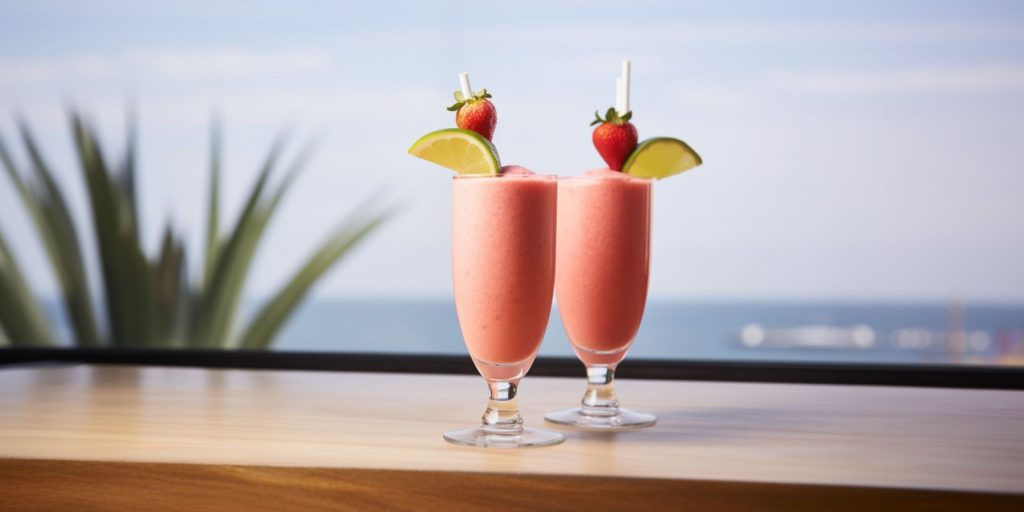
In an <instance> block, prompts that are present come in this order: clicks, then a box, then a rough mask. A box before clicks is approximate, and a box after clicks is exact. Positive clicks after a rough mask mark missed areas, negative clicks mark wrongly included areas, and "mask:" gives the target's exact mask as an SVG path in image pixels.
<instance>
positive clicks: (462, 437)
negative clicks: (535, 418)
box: [444, 427, 565, 448]
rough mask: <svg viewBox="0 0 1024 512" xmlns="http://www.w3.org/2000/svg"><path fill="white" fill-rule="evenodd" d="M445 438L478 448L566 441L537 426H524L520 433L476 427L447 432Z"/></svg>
mask: <svg viewBox="0 0 1024 512" xmlns="http://www.w3.org/2000/svg"><path fill="white" fill-rule="evenodd" d="M444 440H445V441H448V442H449V443H455V444H460V445H463V446H476V447H477V448H528V447H531V446H551V445H555V444H558V443H561V442H562V441H564V440H565V436H563V435H562V434H559V433H558V432H551V431H548V430H539V429H535V428H524V429H523V430H522V431H521V432H519V433H518V434H495V433H491V432H487V431H485V430H484V429H482V428H480V427H476V428H464V429H461V430H452V431H451V432H445V434H444Z"/></svg>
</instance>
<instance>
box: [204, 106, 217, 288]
mask: <svg viewBox="0 0 1024 512" xmlns="http://www.w3.org/2000/svg"><path fill="white" fill-rule="evenodd" d="M211 125H212V127H213V128H212V129H211V131H210V185H209V186H210V191H209V194H210V195H209V202H208V204H207V211H206V254H205V257H204V258H203V279H202V282H201V284H200V289H201V290H205V289H206V288H208V287H209V286H210V280H211V279H212V278H213V276H212V275H213V269H214V268H215V267H216V266H217V258H218V257H219V253H220V167H221V128H220V120H219V119H218V118H214V119H213V121H212V122H211Z"/></svg>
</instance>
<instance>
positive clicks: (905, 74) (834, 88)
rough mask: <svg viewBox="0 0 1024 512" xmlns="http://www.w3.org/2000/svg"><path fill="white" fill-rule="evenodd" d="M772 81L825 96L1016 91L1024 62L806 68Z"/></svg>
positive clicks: (1022, 85) (1023, 84) (1023, 81)
mask: <svg viewBox="0 0 1024 512" xmlns="http://www.w3.org/2000/svg"><path fill="white" fill-rule="evenodd" d="M772 82H773V85H775V86H776V87H777V88H779V89H781V90H783V91H786V92H791V93H797V94H815V95H822V96H882V95H906V94H980V93H992V92H1004V91H1014V92H1016V91H1021V90H1024V66H1022V65H1002V66H1000V65H990V66H970V67H942V68H938V67H932V68H924V67H920V68H917V67H915V68H904V69H890V70H871V71H837V72H804V73H792V74H786V75H781V76H779V77H777V78H776V79H774V80H773V81H772Z"/></svg>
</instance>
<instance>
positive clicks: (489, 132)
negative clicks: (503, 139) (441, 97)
mask: <svg viewBox="0 0 1024 512" xmlns="http://www.w3.org/2000/svg"><path fill="white" fill-rule="evenodd" d="M490 97H491V95H490V94H488V93H487V89H481V90H479V91H477V92H476V93H475V94H473V97H472V98H469V99H466V98H465V97H463V95H462V91H455V100H456V103H455V104H454V105H452V106H450V107H448V110H450V111H452V112H456V114H455V125H456V126H458V127H459V128H462V129H463V130H473V131H474V132H477V133H479V134H480V135H483V136H484V137H485V138H486V139H487V140H491V137H493V136H494V128H495V126H496V125H497V124H498V111H497V110H495V109H494V104H493V103H491V102H490V101H488V100H487V98H490Z"/></svg>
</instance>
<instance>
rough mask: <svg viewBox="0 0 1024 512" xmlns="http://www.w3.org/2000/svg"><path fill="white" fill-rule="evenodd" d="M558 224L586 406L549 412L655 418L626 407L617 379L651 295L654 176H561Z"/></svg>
mask: <svg viewBox="0 0 1024 512" xmlns="http://www.w3.org/2000/svg"><path fill="white" fill-rule="evenodd" d="M557 231H558V232H557V237H556V239H557V257H556V270H555V293H556V295H557V297H558V310H559V314H560V315H561V317H562V324H563V325H564V326H565V332H566V334H567V335H568V337H569V341H570V342H571V343H572V347H573V350H575V352H576V356H577V357H579V359H580V361H582V362H583V364H584V365H585V366H586V371H587V390H586V392H585V393H584V395H583V400H582V401H581V403H580V406H579V407H574V408H572V409H566V410H562V411H556V412H551V413H548V414H546V415H545V416H544V418H545V419H547V420H548V421H551V422H554V423H561V424H566V425H573V426H577V427H585V428H595V429H627V428H638V427H646V426H650V425H654V423H655V421H656V418H655V417H654V415H652V414H646V413H640V412H635V411H631V410H628V409H624V408H622V407H620V406H619V400H618V397H617V396H616V394H615V383H614V377H615V369H616V367H617V366H618V365H619V363H621V362H622V360H623V359H624V358H625V357H626V352H627V351H628V350H629V347H630V345H632V343H633V339H634V338H635V337H636V333H637V330H638V329H639V328H640V321H641V319H642V318H643V315H644V305H645V303H646V300H647V279H648V269H649V262H650V243H651V182H650V180H648V179H645V178H635V177H632V176H629V175H625V174H622V173H621V172H617V171H612V170H609V169H598V170H595V171H591V172H588V173H586V174H584V175H582V176H577V177H568V178H561V179H559V180H558V228H557Z"/></svg>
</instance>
